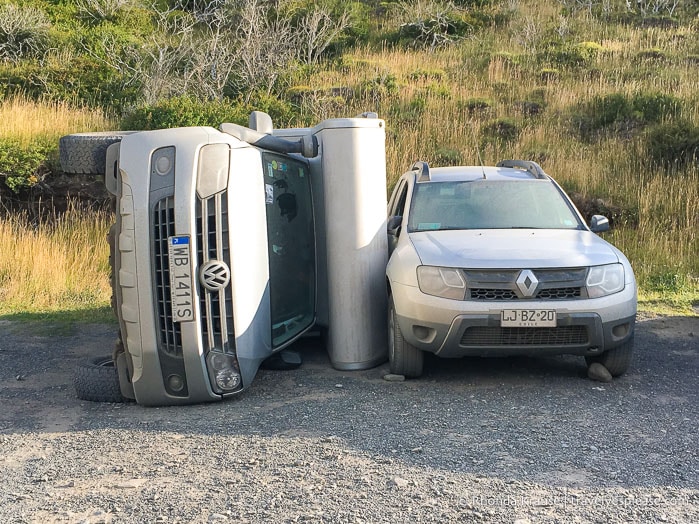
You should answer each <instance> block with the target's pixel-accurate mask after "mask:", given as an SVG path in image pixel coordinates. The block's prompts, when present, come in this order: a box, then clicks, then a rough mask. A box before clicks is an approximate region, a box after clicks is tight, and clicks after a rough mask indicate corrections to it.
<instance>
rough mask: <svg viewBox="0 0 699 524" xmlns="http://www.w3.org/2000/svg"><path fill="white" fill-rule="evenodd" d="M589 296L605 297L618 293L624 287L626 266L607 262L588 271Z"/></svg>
mask: <svg viewBox="0 0 699 524" xmlns="http://www.w3.org/2000/svg"><path fill="white" fill-rule="evenodd" d="M585 285H586V286H587V296H589V297H590V298H598V297H604V296H607V295H611V294H612V293H618V292H619V291H621V290H622V289H624V266H622V265H621V264H607V265H605V266H594V267H591V268H590V271H588V273H587V281H586V282H585Z"/></svg>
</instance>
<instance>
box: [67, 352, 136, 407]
mask: <svg viewBox="0 0 699 524" xmlns="http://www.w3.org/2000/svg"><path fill="white" fill-rule="evenodd" d="M73 386H74V387H75V394H76V395H77V397H78V398H79V399H80V400H89V401H92V402H125V401H126V399H125V398H124V396H123V395H122V394H121V387H120V385H119V374H118V373H117V369H116V367H115V366H114V359H113V358H112V356H111V355H106V356H102V357H92V358H90V359H88V360H85V361H83V362H80V363H79V364H78V367H77V369H76V370H75V376H74V377H73Z"/></svg>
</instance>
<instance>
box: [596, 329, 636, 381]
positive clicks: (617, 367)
mask: <svg viewBox="0 0 699 524" xmlns="http://www.w3.org/2000/svg"><path fill="white" fill-rule="evenodd" d="M632 355H633V337H631V338H630V339H628V340H627V341H626V342H624V343H623V344H622V345H620V346H617V347H615V348H612V349H609V350H607V351H605V352H604V353H602V354H601V355H597V356H594V357H585V362H587V365H588V367H589V366H590V364H593V363H595V362H599V363H600V364H602V365H603V366H604V367H605V368H607V370H608V371H609V373H611V375H612V376H613V377H619V376H621V375H623V374H624V373H626V372H627V371H628V369H629V365H630V364H631V357H632Z"/></svg>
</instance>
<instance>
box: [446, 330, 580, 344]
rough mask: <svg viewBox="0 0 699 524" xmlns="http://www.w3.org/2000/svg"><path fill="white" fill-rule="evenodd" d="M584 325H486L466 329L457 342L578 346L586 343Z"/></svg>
mask: <svg viewBox="0 0 699 524" xmlns="http://www.w3.org/2000/svg"><path fill="white" fill-rule="evenodd" d="M587 342H588V336H587V328H586V327H585V326H561V327H540V328H529V327H526V328H521V327H488V326H474V327H470V328H468V329H466V330H465V331H464V334H463V335H462V336H461V341H460V342H459V344H460V345H462V346H470V347H498V346H579V345H583V344H587Z"/></svg>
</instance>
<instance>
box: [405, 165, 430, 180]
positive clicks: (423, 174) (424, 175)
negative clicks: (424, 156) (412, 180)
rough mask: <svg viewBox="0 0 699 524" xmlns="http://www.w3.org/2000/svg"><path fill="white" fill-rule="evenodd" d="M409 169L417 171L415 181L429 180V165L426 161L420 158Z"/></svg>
mask: <svg viewBox="0 0 699 524" xmlns="http://www.w3.org/2000/svg"><path fill="white" fill-rule="evenodd" d="M410 170H411V171H417V172H418V174H417V181H418V182H429V181H430V166H429V165H428V164H427V162H423V161H422V160H418V161H417V162H415V163H414V164H413V167H411V168H410Z"/></svg>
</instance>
